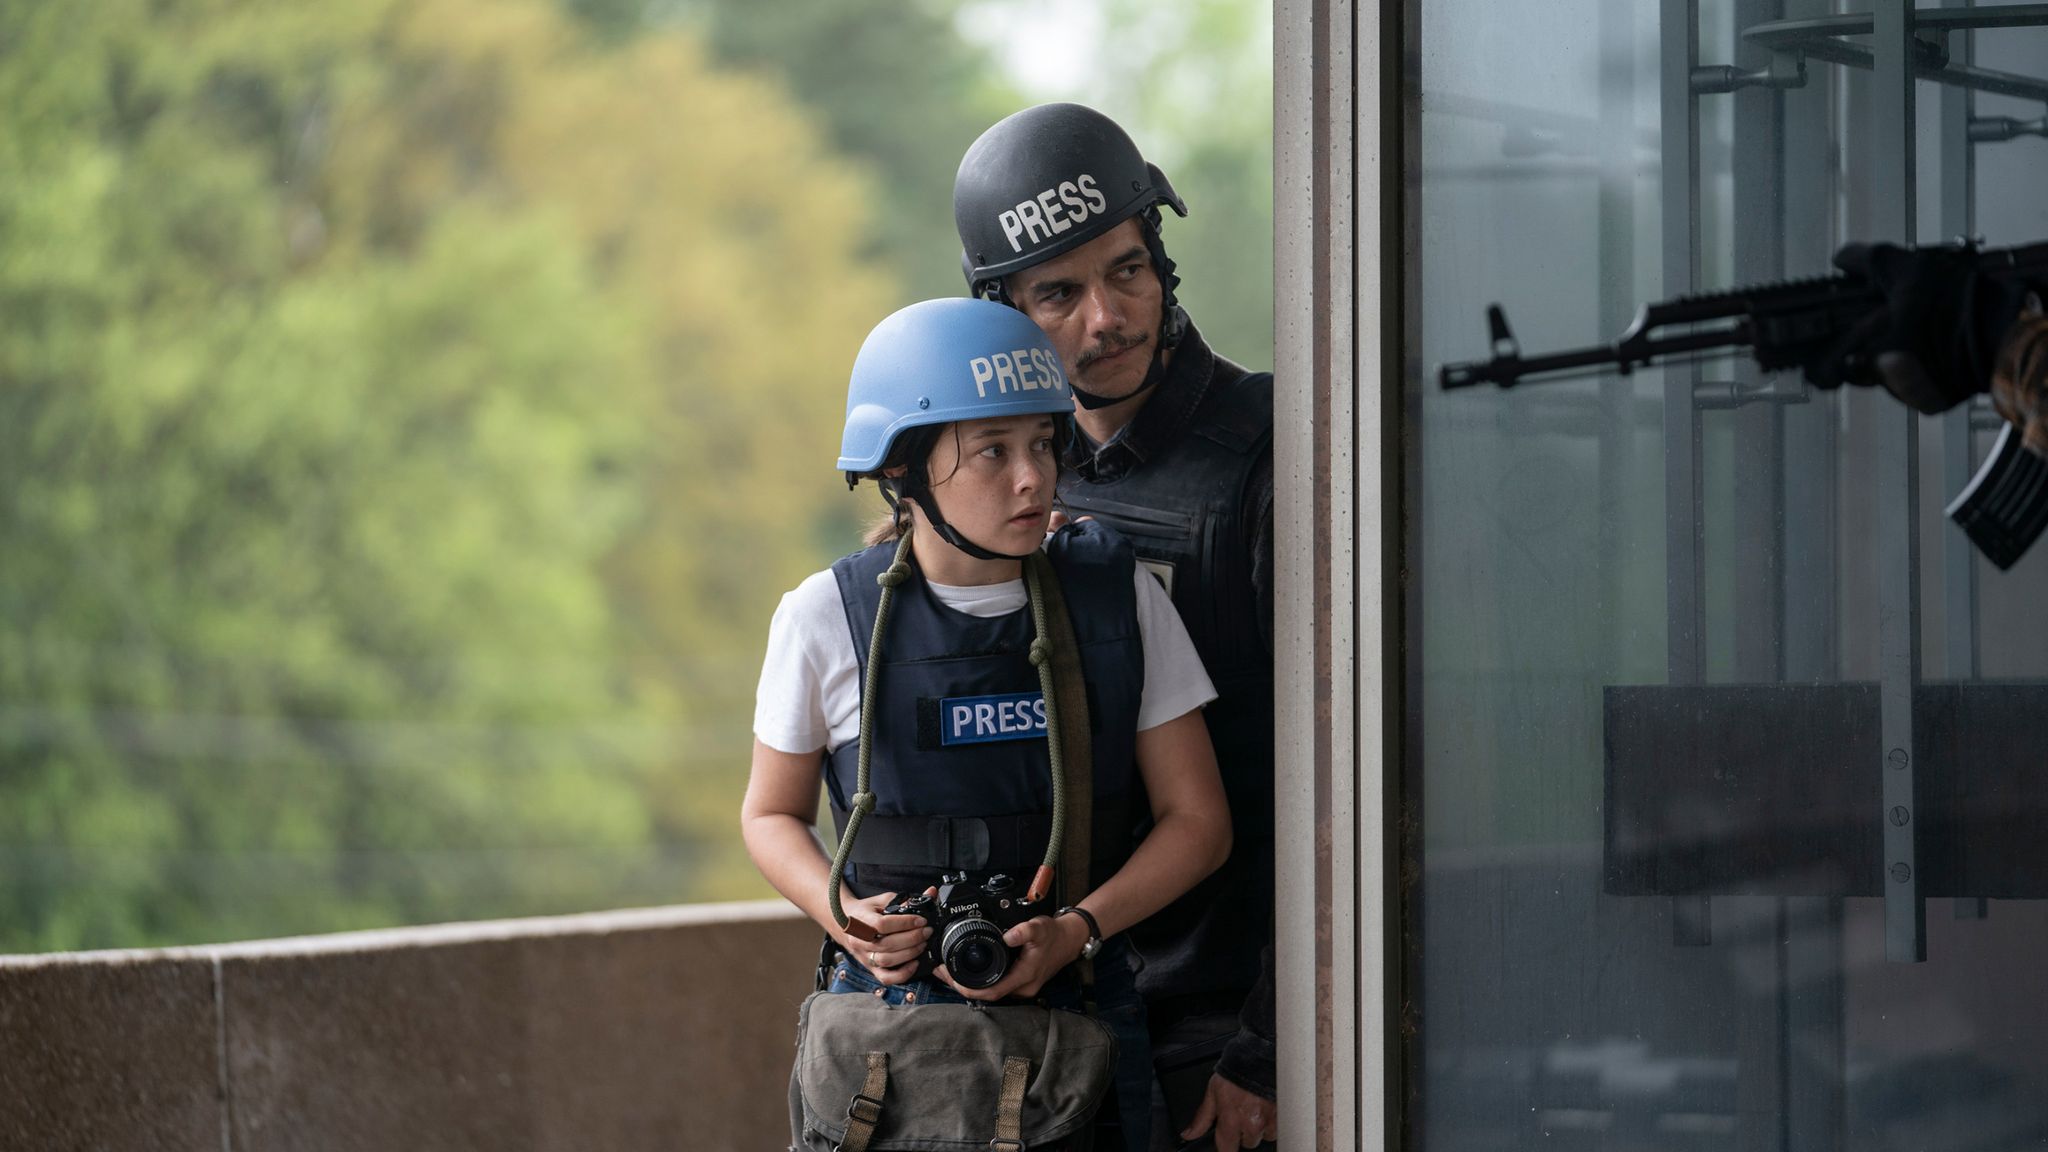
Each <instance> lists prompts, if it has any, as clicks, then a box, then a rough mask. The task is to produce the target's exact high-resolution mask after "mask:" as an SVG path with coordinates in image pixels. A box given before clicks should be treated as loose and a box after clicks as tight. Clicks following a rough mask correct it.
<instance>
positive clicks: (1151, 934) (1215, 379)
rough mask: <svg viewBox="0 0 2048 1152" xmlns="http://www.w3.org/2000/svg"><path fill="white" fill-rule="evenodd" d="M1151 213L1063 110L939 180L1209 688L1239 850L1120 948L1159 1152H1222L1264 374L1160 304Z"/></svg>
mask: <svg viewBox="0 0 2048 1152" xmlns="http://www.w3.org/2000/svg"><path fill="white" fill-rule="evenodd" d="M1162 206H1163V207H1169V208H1172V209H1173V210H1174V211H1175V212H1176V213H1178V214H1180V215H1182V216H1185V215H1187V206H1186V204H1184V203H1183V202H1182V200H1181V198H1180V197H1179V196H1178V195H1177V194H1175V192H1174V190H1173V187H1172V185H1171V184H1169V183H1168V182H1167V180H1166V176H1165V174H1164V173H1162V172H1160V170H1159V169H1158V168H1157V167H1155V166H1153V165H1151V164H1148V163H1146V161H1145V159H1144V157H1143V156H1142V155H1141V154H1140V153H1139V151H1138V149H1137V146H1136V145H1135V144H1133V143H1132V142H1131V139H1130V137H1129V136H1128V135H1126V134H1125V133H1124V131H1123V129H1121V128H1119V127H1118V126H1117V125H1116V123H1115V122H1114V121H1112V120H1110V119H1109V118H1108V117H1106V116H1104V115H1102V114H1101V113H1099V112H1096V111H1094V110H1092V109H1089V108H1084V107H1081V106H1080V105H1077V104H1046V105H1041V106H1039V107H1036V108H1027V109H1025V110H1024V111H1022V112H1019V113H1017V114H1016V115H1014V116H1011V117H1009V118H1008V119H1005V120H1003V121H1002V122H1000V123H998V124H997V125H995V126H994V127H993V128H990V129H989V130H988V131H987V132H985V133H983V134H982V136H981V138H980V139H978V140H976V141H975V142H974V145H973V146H972V147H970V148H969V149H968V150H967V155H966V156H965V157H964V158H963V159H962V160H961V162H960V173H959V176H958V177H957V178H956V180H955V182H954V185H953V215H954V222H955V223H956V225H957V226H958V228H959V232H960V241H961V247H962V249H963V251H962V254H961V260H962V264H963V266H964V268H965V271H966V274H967V279H968V283H969V285H970V287H971V288H972V290H973V292H974V293H975V294H976V295H978V296H983V297H986V298H988V299H993V300H998V301H1002V302H1004V303H1007V304H1010V305H1012V306H1013V307H1016V308H1018V309H1020V310H1022V311H1023V312H1024V313H1025V314H1026V315H1028V316H1030V317H1031V318H1032V319H1033V320H1035V321H1037V322H1038V325H1039V327H1040V328H1042V329H1044V330H1045V332H1046V334H1047V335H1049V336H1050V337H1051V338H1052V341H1053V344H1054V345H1055V346H1056V347H1057V348H1058V349H1059V352H1060V355H1061V358H1062V359H1064V360H1065V362H1066V367H1067V375H1068V382H1069V384H1070V386H1071V387H1072V390H1073V393H1074V397H1075V403H1076V411H1075V413H1074V419H1075V424H1076V426H1077V427H1076V431H1077V435H1076V436H1075V437H1074V440H1073V443H1072V445H1071V446H1070V449H1069V453H1068V458H1067V461H1066V463H1067V467H1066V468H1064V469H1062V471H1061V476H1060V484H1059V495H1060V498H1061V500H1062V501H1063V503H1064V504H1065V505H1066V507H1067V508H1068V509H1069V510H1070V511H1071V512H1072V513H1073V514H1074V515H1076V516H1092V517H1095V518H1096V519H1098V520H1101V521H1104V522H1106V523H1108V524H1110V525H1111V526H1113V527H1114V528H1116V529H1117V530H1118V531H1119V532H1121V533H1122V534H1123V535H1124V537H1125V538H1126V539H1128V540H1129V541H1130V543H1131V546H1132V547H1133V548H1134V549H1135V550H1136V552H1137V554H1138V558H1139V561H1140V562H1141V563H1143V564H1144V565H1145V566H1146V567H1147V568H1149V569H1151V570H1152V572H1153V573H1154V574H1155V575H1157V576H1158V577H1159V579H1160V581H1161V583H1163V584H1164V585H1165V586H1166V590H1167V592H1168V594H1169V595H1170V596H1171V597H1172V598H1173V602H1174V606H1175V608H1177V609H1178V610H1179V612H1180V614H1181V618H1182V620H1183V621H1184V622H1185V623H1186V625H1187V628H1188V632H1189V634H1190V635H1191V636H1192V637H1193V639H1194V642H1195V647H1196V649H1197V651H1199V652H1200V654H1201V657H1202V660H1203V663H1204V664H1205V665H1206V666H1207V667H1208V670H1209V674H1210V677H1211V679H1212V680H1214V682H1215V685H1216V690H1217V692H1218V698H1217V700H1216V702H1215V703H1213V704H1211V705H1210V706H1209V708H1208V709H1207V711H1206V712H1205V717H1206V719H1207V721H1208V726H1209V732H1210V738H1211V740H1212V741H1213V742H1214V744H1215V746H1216V759H1217V762H1218V766H1219V767H1220V768H1221V769H1222V773H1223V781H1224V788H1225V791H1226V792H1227V793H1228V795H1229V799H1230V806H1231V820H1232V824H1233V826H1234V828H1235V830H1236V840H1235V846H1234V848H1233V850H1232V852H1231V856H1230V860H1229V862H1228V863H1226V864H1225V865H1224V866H1223V868H1221V869H1220V870H1218V871H1217V872H1216V873H1215V875H1213V876H1211V877H1210V878H1209V879H1208V880H1207V881H1205V882H1203V883H1202V884H1200V885H1197V886H1196V887H1195V889H1194V890H1193V891H1191V892H1190V893H1188V894H1187V896H1185V897H1184V898H1182V899H1181V900H1180V901H1178V902H1176V903H1175V904H1173V905H1171V906H1170V907H1168V908H1167V909H1166V910H1165V911H1163V912H1161V913H1159V914H1158V915H1157V916H1155V917H1154V918H1152V919H1151V920H1149V921H1147V922H1146V923H1144V924H1141V925H1139V926H1138V927H1137V928H1136V929H1133V930H1132V932H1131V939H1132V943H1133V950H1134V951H1135V952H1136V953H1138V955H1139V956H1140V958H1141V960H1142V963H1143V968H1142V969H1141V970H1140V972H1139V974H1138V985H1139V989H1140V990H1141V991H1142V992H1143V993H1144V995H1145V999H1146V1004H1147V1008H1148V1011H1149V1013H1150V1016H1151V1024H1152V1032H1153V1037H1154V1051H1155V1064H1156V1067H1157V1068H1158V1070H1159V1074H1160V1075H1159V1086H1160V1088H1161V1092H1162V1097H1163V1101H1164V1107H1165V1111H1166V1113H1167V1114H1168V1117H1169V1118H1170V1119H1165V1120H1162V1121H1160V1122H1155V1123H1154V1125H1153V1133H1152V1141H1153V1146H1154V1147H1158V1148H1173V1147H1176V1146H1178V1143H1179V1140H1183V1139H1192V1138H1193V1137H1195V1136H1197V1135H1199V1134H1200V1133H1202V1132H1204V1131H1207V1130H1208V1129H1209V1128H1210V1127H1211V1126H1212V1125H1213V1126H1214V1130H1215V1140H1216V1146H1217V1147H1218V1148H1220V1149H1223V1150H1224V1152H1234V1150H1235V1149H1238V1148H1241V1147H1243V1148H1249V1147H1253V1146H1255V1145H1257V1144H1259V1143H1260V1142H1261V1141H1263V1140H1269V1139H1272V1138H1274V1137H1275V1136H1276V1135H1277V1134H1278V1118H1277V1115H1276V1109H1275V1108H1274V1107H1273V1099H1274V1095H1275V1089H1274V1085H1275V1075H1274V1050H1273V1034H1274V1004H1273V951H1272V936H1273V929H1272V925H1273V579H1272V573H1273V455H1272V432H1273V394H1272V375H1271V374H1270V373H1264V372H1259V373H1254V372H1249V371H1247V370H1246V369H1244V368H1242V367H1240V366H1238V365H1236V364H1234V363H1232V362H1230V361H1229V360H1226V359H1224V358H1223V357H1221V356H1218V355H1217V354H1216V353H1214V352H1212V351H1211V350H1210V349H1209V346H1208V345H1207V344H1206V343H1204V342H1203V340H1202V336H1201V333H1200V332H1198V331H1197V330H1196V329H1195V326H1194V325H1193V324H1192V323H1191V322H1190V321H1189V320H1188V316H1187V313H1186V312H1185V311H1184V310H1183V309H1182V308H1181V307H1180V305H1179V304H1178V303H1177V302H1176V301H1175V299H1174V288H1175V287H1176V286H1177V285H1178V284H1179V283H1180V280H1179V278H1178V277H1176V276H1175V275H1174V264H1173V261H1172V260H1170V259H1168V258H1167V255H1166V248H1165V245H1164V244H1163V243H1162V241H1161V238H1160V220H1161V213H1160V209H1161V207H1162ZM1176 1137H1178V1139H1176Z"/></svg>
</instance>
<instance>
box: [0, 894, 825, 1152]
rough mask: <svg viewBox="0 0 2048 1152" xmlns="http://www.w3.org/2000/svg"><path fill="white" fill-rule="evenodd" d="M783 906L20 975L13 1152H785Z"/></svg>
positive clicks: (9, 1077)
mask: <svg viewBox="0 0 2048 1152" xmlns="http://www.w3.org/2000/svg"><path fill="white" fill-rule="evenodd" d="M818 941H819V933H818V930H817V929H816V927H814V926H813V925H811V923H810V922H809V921H808V920H806V919H804V918H803V917H802V916H800V915H799V914H798V913H796V912H795V911H794V910H793V909H791V908H789V907H788V906H787V905H786V904H782V903H780V902H764V903H753V904H734V905H699V906H692V907H680V908H663V909H647V910H640V911H630V912H615V913H599V914H592V915H586V916H567V917H553V918H547V919H536V920H514V921H499V922H490V923H478V924H456V925H442V926H437V927H431V928H419V929H401V930H393V931H381V932H357V933H346V934H341V935H336V936H325V937H307V938H300V939H293V940H278V941H262V942H255V943H247V944H232V945H223V946H220V947H217V948H181V949H169V950H164V951H157V952H100V953H74V954H67V955H54V956H34V957H9V958H0V1147H7V1148H15V1147H21V1148H35V1149H61V1148H94V1149H127V1148H137V1149H142V1148H151V1149H154V1148H180V1149H184V1148H193V1149H208V1150H209V1152H210V1150H211V1149H216V1148H220V1149H228V1150H229V1152H242V1150H270V1149H321V1150H328V1149H333V1150H343V1149H347V1150H355V1149H362V1150H365V1152H369V1150H375V1152H388V1150H390V1149H395V1148H405V1149H493V1150H499V1149H504V1150H511V1152H517V1150H522V1149H532V1150H536V1152H539V1150H553V1149H564V1150H568V1149H578V1150H581V1149H638V1148H647V1149H655V1148H662V1149H667V1148H678V1147H690V1148H704V1149H719V1148H734V1149H742V1148H744V1149H761V1148H779V1147H783V1146H785V1145H786V1144H787V1140H788V1135H787V1113H786V1104H785V1098H784V1091H785V1085H786V1083H787V1079H788V1075H789V1062H790V1058H791V1055H792V1041H793V1038H794V1035H795V1033H794V1027H795V1020H796V1006H797V1004H798V1002H799V1001H800V1000H802V998H803V997H804V995H805V994H806V993H808V992H809V990H810V982H811V969H812V966H813V964H815V962H816V957H817V945H818Z"/></svg>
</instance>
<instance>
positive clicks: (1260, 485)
mask: <svg viewBox="0 0 2048 1152" xmlns="http://www.w3.org/2000/svg"><path fill="white" fill-rule="evenodd" d="M1244 497H1245V507H1246V508H1249V509H1250V510H1251V517H1250V523H1251V533H1252V538H1251V558H1252V595H1253V596H1254V597H1255V598H1256V600H1257V604H1258V612H1259V635H1260V637H1261V638H1263V639H1264V640H1265V642H1266V655H1268V656H1271V655H1272V654H1273V448H1272V445H1271V444H1268V445H1267V447H1266V450H1265V452H1263V453H1261V454H1260V456H1259V462H1258V464H1257V465H1255V466H1254V467H1253V468H1252V475H1251V480H1250V482H1249V483H1248V484H1247V485H1246V489H1245V494H1244Z"/></svg>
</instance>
